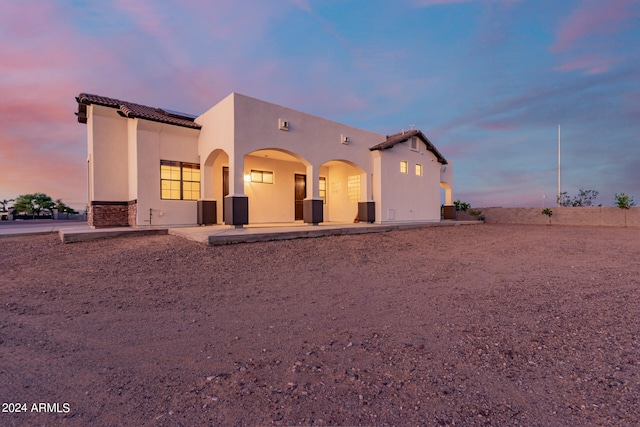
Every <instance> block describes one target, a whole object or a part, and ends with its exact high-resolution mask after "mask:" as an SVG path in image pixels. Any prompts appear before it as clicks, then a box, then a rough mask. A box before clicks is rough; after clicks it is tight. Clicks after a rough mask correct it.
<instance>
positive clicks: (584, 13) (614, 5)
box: [550, 0, 638, 52]
mask: <svg viewBox="0 0 640 427" xmlns="http://www.w3.org/2000/svg"><path fill="white" fill-rule="evenodd" d="M637 1H638V0H609V1H606V2H605V1H599V0H589V1H586V2H585V3H584V6H582V7H581V8H579V9H578V10H576V11H575V12H574V13H573V14H572V15H571V16H570V17H569V18H568V19H567V20H566V21H565V22H563V23H562V27H561V28H560V30H559V31H558V35H557V38H556V42H555V43H554V44H553V46H551V47H550V50H551V51H552V52H563V51H567V50H569V49H570V48H571V47H573V46H574V45H575V44H576V42H578V41H580V40H582V39H585V38H587V37H589V36H591V35H594V34H611V33H614V32H616V31H618V30H619V29H620V28H621V27H623V23H624V22H625V21H627V20H629V19H630V18H631V14H630V13H629V11H628V6H629V5H631V4H632V3H637Z"/></svg>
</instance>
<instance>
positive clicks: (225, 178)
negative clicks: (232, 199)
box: [222, 166, 229, 218]
mask: <svg viewBox="0 0 640 427" xmlns="http://www.w3.org/2000/svg"><path fill="white" fill-rule="evenodd" d="M228 195H229V168H228V167H227V166H223V167H222V218H224V196H228Z"/></svg>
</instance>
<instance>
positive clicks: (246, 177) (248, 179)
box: [244, 173, 251, 182]
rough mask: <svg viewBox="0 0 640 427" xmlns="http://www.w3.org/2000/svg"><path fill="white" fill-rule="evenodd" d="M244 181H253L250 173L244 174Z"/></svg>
mask: <svg viewBox="0 0 640 427" xmlns="http://www.w3.org/2000/svg"><path fill="white" fill-rule="evenodd" d="M244 182H251V175H249V174H246V173H245V174H244Z"/></svg>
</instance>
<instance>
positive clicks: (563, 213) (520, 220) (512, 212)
mask: <svg viewBox="0 0 640 427" xmlns="http://www.w3.org/2000/svg"><path fill="white" fill-rule="evenodd" d="M478 209H479V210H481V211H482V215H484V216H485V223H487V224H540V225H545V224H548V223H549V217H548V216H546V215H543V214H542V210H543V208H541V207H540V208H478ZM549 209H551V210H552V211H553V215H551V224H552V225H553V224H558V225H595V226H611V227H624V226H627V227H640V207H633V208H631V209H620V208H618V207H613V206H595V207H580V208H570V207H553V206H551V207H549ZM459 213H460V212H459ZM466 215H468V214H466V213H465V214H464V217H461V216H460V215H459V216H458V219H466V218H467V217H466ZM470 219H471V218H470Z"/></svg>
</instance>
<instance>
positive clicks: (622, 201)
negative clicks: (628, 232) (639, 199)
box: [613, 193, 636, 227]
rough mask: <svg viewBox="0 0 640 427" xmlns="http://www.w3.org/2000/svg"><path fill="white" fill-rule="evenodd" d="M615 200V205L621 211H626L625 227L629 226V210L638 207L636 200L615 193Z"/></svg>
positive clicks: (623, 194) (626, 195)
mask: <svg viewBox="0 0 640 427" xmlns="http://www.w3.org/2000/svg"><path fill="white" fill-rule="evenodd" d="M613 198H614V199H615V204H616V206H617V207H619V208H620V209H623V210H624V226H625V227H626V226H627V210H629V209H630V208H631V207H633V206H635V205H636V202H635V200H633V197H631V196H630V195H628V194H625V193H620V194H618V193H615V194H614V196H613Z"/></svg>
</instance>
